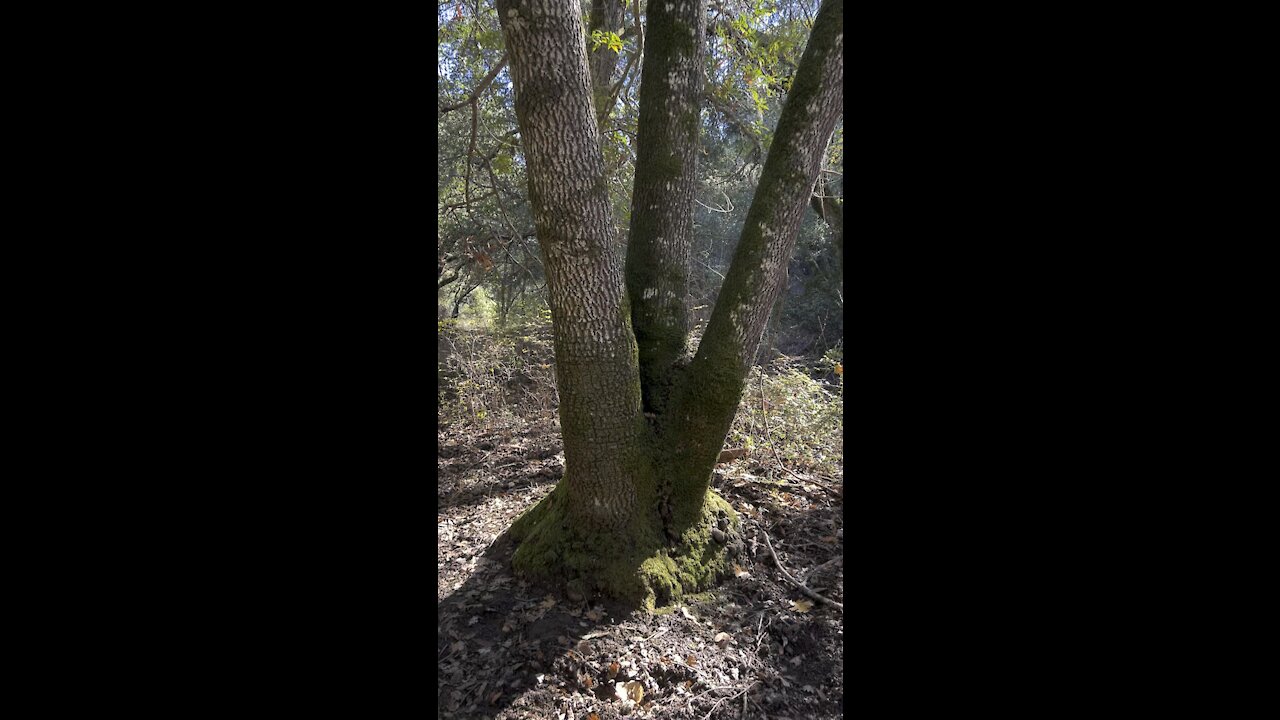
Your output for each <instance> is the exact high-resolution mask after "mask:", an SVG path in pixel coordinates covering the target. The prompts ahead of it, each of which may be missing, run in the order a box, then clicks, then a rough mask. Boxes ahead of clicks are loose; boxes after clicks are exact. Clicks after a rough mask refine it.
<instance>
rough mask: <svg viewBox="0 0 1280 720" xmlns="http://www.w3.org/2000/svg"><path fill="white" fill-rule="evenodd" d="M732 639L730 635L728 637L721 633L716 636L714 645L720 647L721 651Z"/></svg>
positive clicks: (726, 634)
mask: <svg viewBox="0 0 1280 720" xmlns="http://www.w3.org/2000/svg"><path fill="white" fill-rule="evenodd" d="M732 639H733V636H732V635H730V634H729V633H727V632H722V633H719V634H718V635H716V644H717V645H719V646H720V649H721V650H723V649H724V648H725V646H726V645H728V644H729V641H730V640H732Z"/></svg>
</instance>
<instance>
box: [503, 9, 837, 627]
mask: <svg viewBox="0 0 1280 720" xmlns="http://www.w3.org/2000/svg"><path fill="white" fill-rule="evenodd" d="M497 7H498V13H499V17H500V19H501V23H502V29H503V35H504V38H505V40H506V44H507V50H508V52H509V54H510V58H511V60H510V66H511V71H510V72H511V77H512V80H513V83H514V87H515V108H516V117H517V120H518V121H519V125H520V129H521V138H522V143H523V146H524V150H525V158H526V165H527V168H526V169H527V175H528V179H529V198H530V205H531V209H532V212H533V216H534V222H535V224H536V226H537V231H538V242H539V244H540V246H541V248H542V253H543V257H544V266H545V269H546V276H547V287H548V295H549V299H550V305H551V314H552V320H553V328H554V337H555V353H556V383H557V386H558V388H559V391H560V401H561V402H560V418H561V430H562V433H563V435H564V446H565V462H566V471H565V477H564V479H563V480H561V481H560V483H559V484H558V485H557V486H556V488H555V490H554V491H553V492H552V493H551V494H550V495H548V496H547V497H546V498H545V499H544V500H543V501H542V502H540V503H539V504H538V505H537V506H535V507H534V508H532V509H531V510H530V511H528V512H526V513H525V514H524V515H522V516H521V517H520V519H519V520H517V521H516V522H515V523H514V524H513V525H512V527H511V536H512V538H513V539H514V540H516V542H517V543H519V545H518V547H517V548H516V551H515V555H514V556H513V560H512V562H513V565H514V566H515V567H516V569H517V571H518V572H522V573H525V574H530V575H537V574H540V575H542V576H543V577H544V578H548V579H560V580H563V581H566V582H568V584H569V586H570V589H573V588H574V586H575V584H576V585H577V589H578V590H579V591H581V590H582V589H590V588H596V589H600V590H603V591H605V592H606V593H609V594H612V595H615V596H622V597H626V596H629V595H633V594H634V595H638V596H643V597H645V598H646V601H647V603H649V604H652V603H653V601H654V600H655V597H656V598H664V597H674V596H678V595H679V594H681V593H682V592H689V591H693V590H696V589H701V588H704V587H706V586H707V585H708V584H709V583H710V582H713V581H714V580H715V579H716V578H717V577H719V576H721V575H722V574H723V573H725V572H726V570H727V567H728V562H729V560H728V558H729V557H731V556H732V553H735V552H741V548H742V542H741V536H740V534H739V533H738V523H737V519H736V517H735V516H734V514H733V510H732V508H731V507H729V505H728V504H727V503H725V502H724V500H723V499H722V498H720V497H719V496H717V495H716V494H715V493H713V492H710V491H709V488H708V480H709V478H710V474H711V467H712V465H713V464H714V462H715V460H716V458H717V456H718V454H719V451H720V449H721V445H722V443H723V442H724V438H725V436H726V434H727V433H728V430H729V423H730V422H731V421H732V419H733V414H734V410H736V408H737V404H738V398H739V396H740V394H741V391H742V382H743V378H744V377H745V373H746V368H747V363H748V361H749V359H750V357H751V355H752V353H753V352H754V350H755V347H756V345H757V344H758V343H759V340H760V336H761V333H762V331H763V327H764V322H765V319H766V318H767V316H768V312H769V308H770V307H771V306H772V304H773V302H774V300H775V299H776V298H777V296H778V292H779V285H780V281H781V278H780V275H781V272H782V271H783V270H784V269H785V265H786V262H787V258H788V257H789V256H790V254H791V251H792V248H793V247H794V244H795V235H796V231H797V229H798V226H799V221H800V217H801V214H802V213H803V212H804V209H805V205H806V202H807V200H808V197H809V194H810V193H811V191H812V188H813V179H814V176H815V175H816V173H817V167H818V165H817V164H818V161H819V160H820V159H821V154H822V151H823V149H824V148H825V146H826V142H827V139H828V138H829V137H830V135H831V131H832V129H833V127H834V124H835V121H836V119H837V117H838V116H839V113H840V110H841V103H842V99H843V98H842V94H841V81H842V79H843V43H842V39H843V35H842V32H843V28H842V15H841V10H840V5H839V2H835V1H833V0H826V2H824V4H823V7H822V9H821V10H820V11H819V14H818V18H817V21H816V23H815V30H814V33H813V35H812V37H811V38H810V42H809V48H808V49H807V50H806V52H805V56H804V60H802V62H801V66H800V69H799V71H798V73H797V78H796V81H795V83H794V85H793V87H792V90H791V95H790V97H789V99H788V102H787V106H786V107H785V108H784V110H783V114H782V120H781V121H780V124H779V127H778V130H777V133H776V139H775V140H774V145H773V149H772V150H771V152H770V156H769V159H768V162H767V163H766V166H765V170H764V175H763V178H762V180H761V184H760V187H759V188H758V190H757V192H756V197H755V201H754V202H753V203H752V207H751V210H750V211H749V212H748V215H747V220H746V226H745V227H744V231H743V236H742V240H741V241H740V244H739V248H738V251H737V253H736V255H735V257H734V261H733V264H732V266H731V268H730V271H729V275H728V276H727V279H726V281H725V285H724V287H723V288H722V290H721V293H720V301H719V302H718V303H717V306H716V309H715V311H714V313H713V315H712V318H711V322H710V324H709V326H708V330H707V333H706V336H705V338H704V340H703V341H702V344H701V346H700V347H699V350H698V355H697V356H696V357H695V358H694V360H693V363H692V365H691V366H690V368H689V371H688V373H687V374H685V375H683V376H680V377H675V375H674V373H673V370H672V368H673V366H674V365H675V364H676V362H675V361H676V359H677V358H678V357H679V356H680V354H681V353H682V352H683V350H684V344H685V342H686V336H687V319H686V313H687V309H686V302H685V292H686V285H687V278H688V262H689V242H690V233H691V229H690V228H691V222H692V193H693V183H694V181H695V178H696V165H695V163H696V150H697V133H698V122H699V117H698V115H699V105H698V99H697V98H698V93H699V88H700V76H701V54H702V36H703V34H704V23H705V13H704V12H703V6H702V4H701V1H700V0H698V1H696V2H695V1H694V0H685V1H684V2H681V0H674V1H673V2H671V3H661V4H658V3H655V4H653V5H651V6H650V16H649V17H650V25H649V31H648V33H646V34H647V35H648V38H649V40H648V42H647V43H646V46H647V47H646V51H645V61H644V69H643V73H644V74H643V85H642V88H641V116H640V125H641V127H640V140H639V142H640V143H641V145H640V148H639V149H638V154H639V157H638V161H637V170H636V172H637V176H636V178H637V179H636V188H635V192H634V195H633V226H632V239H631V243H630V248H631V249H629V251H628V257H627V277H626V280H625V283H624V279H623V272H622V270H621V265H620V263H619V258H618V257H617V255H616V252H615V251H614V250H613V249H612V246H611V243H610V238H611V237H612V234H613V230H614V228H613V218H612V217H611V215H610V210H609V203H608V194H607V188H606V184H605V180H604V166H603V162H602V159H601V154H600V136H599V129H598V127H597V124H596V118H595V116H594V114H593V99H592V98H593V95H592V80H591V71H590V69H589V64H588V53H587V49H586V42H585V38H586V35H585V32H584V29H583V27H582V18H581V15H580V5H579V3H578V2H577V0H497ZM655 45H657V46H658V47H656V48H654V47H653V46H655ZM650 48H653V49H652V55H651V54H650ZM633 313H634V324H635V331H634V332H633V329H632V318H633ZM637 338H639V342H637ZM642 368H646V370H645V372H646V373H647V375H646V380H645V383H646V386H647V387H648V388H650V390H651V391H652V390H653V389H654V388H663V387H668V386H669V387H671V388H673V390H672V395H671V396H670V398H669V399H668V398H666V396H665V395H664V394H663V393H661V392H651V395H650V398H649V399H650V400H651V401H652V400H653V399H657V400H658V402H659V403H662V402H665V403H666V406H665V407H666V410H667V412H666V417H667V418H668V420H667V421H664V422H658V423H655V427H652V428H651V427H650V426H649V425H648V424H646V422H645V419H644V416H643V414H642V408H643V405H642V383H641V378H642ZM673 377H674V381H673V380H672V378H673ZM655 433H656V434H655ZM659 448H661V450H659ZM659 477H661V478H662V483H661V484H659V481H658V478H659ZM660 505H668V506H669V507H672V508H674V511H675V514H674V515H673V516H664V517H662V519H661V520H660V515H659V512H658V510H659V507H660ZM718 524H722V526H723V527H724V528H725V530H724V534H723V535H721V540H720V541H715V540H713V537H715V536H716V535H719V534H720V533H719V531H717V532H716V533H712V529H714V528H715V527H716V526H717V525H718ZM664 530H665V531H666V532H665V535H664V533H663V531H664ZM584 585H585V587H584Z"/></svg>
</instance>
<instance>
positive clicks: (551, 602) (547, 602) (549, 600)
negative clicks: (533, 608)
mask: <svg viewBox="0 0 1280 720" xmlns="http://www.w3.org/2000/svg"><path fill="white" fill-rule="evenodd" d="M555 604H556V599H555V598H554V597H551V596H550V595H548V596H547V599H546V600H543V601H542V604H541V605H540V607H543V608H550V607H551V606H552V605H555Z"/></svg>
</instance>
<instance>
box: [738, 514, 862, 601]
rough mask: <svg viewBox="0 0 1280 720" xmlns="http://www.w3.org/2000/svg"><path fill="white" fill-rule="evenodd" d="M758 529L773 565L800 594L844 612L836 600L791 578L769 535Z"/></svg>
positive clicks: (760, 528)
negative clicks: (780, 560)
mask: <svg viewBox="0 0 1280 720" xmlns="http://www.w3.org/2000/svg"><path fill="white" fill-rule="evenodd" d="M756 529H757V530H759V531H760V534H761V535H763V536H764V545H765V547H767V548H769V557H771V558H773V564H774V565H777V566H778V569H779V570H781V571H782V574H783V575H784V576H786V578H787V579H788V580H790V581H791V582H792V584H794V585H795V586H796V587H798V588H800V592H802V593H804V594H805V595H807V596H808V597H810V598H812V599H814V600H817V601H818V602H821V603H826V604H827V605H830V606H832V607H834V608H836V609H838V610H839V611H840V612H844V605H842V604H840V603H838V602H836V601H835V600H828V599H827V598H824V597H822V596H821V595H819V594H818V593H816V592H814V591H812V590H810V589H809V587H808V586H807V585H805V584H804V583H802V582H800V581H799V580H797V579H795V578H793V577H791V573H789V572H787V569H786V568H784V567H782V563H781V562H779V561H778V556H777V554H775V553H774V552H773V543H771V542H769V533H767V532H765V530H764V528H763V527H761V526H759V525H757V526H756Z"/></svg>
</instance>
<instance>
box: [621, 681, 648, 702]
mask: <svg viewBox="0 0 1280 720" xmlns="http://www.w3.org/2000/svg"><path fill="white" fill-rule="evenodd" d="M623 687H625V688H626V689H627V697H628V698H631V702H637V703H638V702H640V700H641V699H642V698H643V697H644V686H643V685H641V684H640V683H638V682H636V681H635V680H632V681H631V682H629V683H627V684H626V685H624V686H623Z"/></svg>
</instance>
